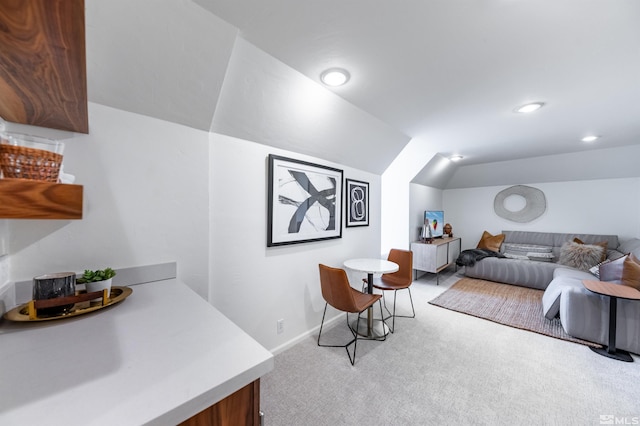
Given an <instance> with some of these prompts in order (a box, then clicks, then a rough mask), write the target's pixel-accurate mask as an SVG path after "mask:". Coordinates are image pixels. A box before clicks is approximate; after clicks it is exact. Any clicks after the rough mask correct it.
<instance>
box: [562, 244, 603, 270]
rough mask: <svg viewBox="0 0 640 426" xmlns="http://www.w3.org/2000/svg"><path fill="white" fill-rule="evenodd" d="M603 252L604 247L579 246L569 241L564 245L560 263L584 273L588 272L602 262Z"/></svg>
mask: <svg viewBox="0 0 640 426" xmlns="http://www.w3.org/2000/svg"><path fill="white" fill-rule="evenodd" d="M602 252H603V248H602V246H596V245H592V244H578V243H575V242H573V241H569V242H566V243H564V244H563V245H562V248H561V249H560V260H558V263H559V264H561V265H565V266H571V267H572V268H576V269H580V270H582V271H588V270H589V269H590V268H591V267H592V266H595V265H597V264H598V263H600V262H601V259H602Z"/></svg>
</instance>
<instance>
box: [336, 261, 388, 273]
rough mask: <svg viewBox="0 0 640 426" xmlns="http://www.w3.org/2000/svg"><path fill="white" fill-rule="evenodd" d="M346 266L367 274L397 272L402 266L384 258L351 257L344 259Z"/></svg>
mask: <svg viewBox="0 0 640 426" xmlns="http://www.w3.org/2000/svg"><path fill="white" fill-rule="evenodd" d="M344 266H345V267H346V268H349V269H352V270H354V271H359V272H366V273H367V274H387V273H391V272H396V271H397V270H398V269H399V268H400V267H399V266H398V264H397V263H395V262H390V261H388V260H383V259H373V258H372V259H349V260H345V261H344Z"/></svg>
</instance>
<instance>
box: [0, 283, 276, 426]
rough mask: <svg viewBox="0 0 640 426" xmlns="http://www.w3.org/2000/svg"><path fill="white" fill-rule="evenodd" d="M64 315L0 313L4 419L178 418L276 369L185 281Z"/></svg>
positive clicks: (137, 421)
mask: <svg viewBox="0 0 640 426" xmlns="http://www.w3.org/2000/svg"><path fill="white" fill-rule="evenodd" d="M131 288H132V289H133V294H131V295H130V296H129V297H128V298H127V299H126V300H124V301H122V302H121V303H119V304H117V305H113V306H111V307H109V308H106V309H102V310H100V311H96V312H93V313H89V314H86V315H81V316H77V317H73V318H69V319H64V320H56V321H45V322H37V323H14V322H9V321H6V320H2V321H0V424H1V425H7V426H9V425H18V424H27V425H28V424H46V425H65V426H69V425H76V424H78V425H80V424H81V425H116V424H117V425H141V424H162V425H164V424H166V425H175V424H177V423H179V422H181V421H183V420H185V419H187V418H189V417H191V416H192V415H194V414H196V413H198V412H200V411H202V410H203V409H205V408H207V407H209V406H211V405H213V404H215V403H216V402H218V401H220V400H221V399H223V398H225V397H226V396H228V395H230V394H231V393H233V392H235V391H236V390H238V389H240V388H242V387H243V386H245V385H247V384H249V383H251V382H253V381H254V380H256V379H258V378H260V377H261V376H263V375H264V374H266V373H267V372H269V371H271V370H272V369H273V355H272V354H271V353H270V352H269V351H267V350H266V349H265V348H263V347H262V346H261V345H260V344H258V343H257V342H256V341H255V340H253V339H252V338H251V337H250V336H249V335H247V334H246V333H245V332H243V331H242V330H241V329H240V328H239V327H237V326H236V325H235V324H233V323H232V322H231V321H230V320H229V319H227V318H226V317H225V316H224V315H222V314H221V313H220V312H219V311H218V310H216V309H215V308H213V307H212V306H211V305H210V304H209V303H207V302H206V301H205V300H203V299H202V298H201V297H200V296H198V295H197V294H196V293H194V292H193V291H192V290H191V289H189V288H188V287H187V286H186V285H184V284H183V283H181V282H179V281H177V280H175V279H171V280H165V281H157V282H153V283H148V284H140V285H135V286H132V287H131Z"/></svg>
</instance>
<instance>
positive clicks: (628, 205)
mask: <svg viewBox="0 0 640 426" xmlns="http://www.w3.org/2000/svg"><path fill="white" fill-rule="evenodd" d="M527 185H529V186H532V187H534V188H538V189H540V190H541V191H542V192H544V194H545V197H546V200H547V210H546V211H545V213H543V214H542V216H540V217H539V218H537V219H535V220H533V221H532V222H529V223H516V222H511V221H509V220H506V219H503V218H501V217H499V216H498V215H497V214H496V213H495V212H494V210H493V200H494V198H495V196H496V194H497V193H498V192H500V191H502V190H503V189H505V188H508V187H509V186H488V187H481V188H467V189H449V190H445V191H444V193H443V205H444V209H445V215H446V217H447V219H446V221H447V222H449V223H451V225H452V226H453V232H454V234H456V235H457V236H459V237H461V238H462V248H463V249H468V248H474V247H475V246H476V245H477V243H478V240H479V239H480V236H481V235H482V232H483V231H484V230H487V231H488V232H490V233H492V234H498V233H500V232H501V231H503V230H520V231H548V232H563V233H565V232H566V233H574V232H575V233H589V234H616V235H618V237H619V238H620V239H621V240H625V239H629V238H637V237H640V178H624V179H601V180H591V181H574V182H554V183H534V184H527Z"/></svg>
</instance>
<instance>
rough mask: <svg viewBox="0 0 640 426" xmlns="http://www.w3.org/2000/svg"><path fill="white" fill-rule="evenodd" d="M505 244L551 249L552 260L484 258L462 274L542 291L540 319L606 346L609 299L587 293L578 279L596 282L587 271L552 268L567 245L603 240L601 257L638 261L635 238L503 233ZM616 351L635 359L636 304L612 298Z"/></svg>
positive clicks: (639, 341)
mask: <svg viewBox="0 0 640 426" xmlns="http://www.w3.org/2000/svg"><path fill="white" fill-rule="evenodd" d="M502 233H503V234H505V240H504V242H503V244H502V246H501V249H500V251H501V252H504V251H505V246H508V244H510V243H511V244H528V245H535V246H552V253H553V256H554V257H553V259H550V261H548V262H540V261H535V260H523V259H509V258H506V259H505V258H495V257H487V258H484V259H482V260H479V261H478V262H476V264H475V265H473V266H466V267H465V275H466V276H469V277H473V278H479V279H485V280H490V281H496V282H502V283H507V284H513V285H520V286H524V287H531V288H535V289H539V290H544V291H545V292H544V294H543V297H542V305H543V314H544V315H545V317H546V318H547V319H550V320H551V319H553V318H554V317H556V316H558V315H559V317H560V321H561V323H562V327H563V329H564V330H565V332H566V333H567V334H569V335H570V336H573V337H576V338H579V339H584V340H588V341H590V342H596V343H600V344H604V345H607V344H608V330H609V328H608V325H609V298H608V297H606V296H600V295H597V294H595V293H592V292H591V291H589V290H587V289H586V288H585V287H584V285H583V284H582V280H598V278H597V277H596V276H594V275H593V274H592V273H590V272H588V271H582V270H578V269H575V268H572V267H569V266H565V265H560V264H558V263H557V261H558V259H559V257H560V249H561V247H562V245H563V244H564V243H565V242H567V241H573V239H574V238H579V239H580V240H582V241H583V242H584V243H585V244H595V243H598V242H602V241H607V258H608V259H609V260H615V259H618V258H620V257H622V256H624V255H625V254H627V253H634V254H635V255H636V256H637V257H640V239H637V238H634V239H631V240H628V241H625V242H623V243H622V244H619V242H618V237H617V236H615V235H596V234H561V233H548V232H525V231H503V232H502ZM616 347H617V348H619V349H624V350H627V351H629V352H633V353H636V354H640V302H638V301H633V300H623V299H618V311H617V332H616Z"/></svg>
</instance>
